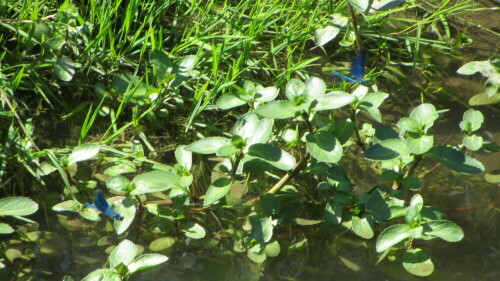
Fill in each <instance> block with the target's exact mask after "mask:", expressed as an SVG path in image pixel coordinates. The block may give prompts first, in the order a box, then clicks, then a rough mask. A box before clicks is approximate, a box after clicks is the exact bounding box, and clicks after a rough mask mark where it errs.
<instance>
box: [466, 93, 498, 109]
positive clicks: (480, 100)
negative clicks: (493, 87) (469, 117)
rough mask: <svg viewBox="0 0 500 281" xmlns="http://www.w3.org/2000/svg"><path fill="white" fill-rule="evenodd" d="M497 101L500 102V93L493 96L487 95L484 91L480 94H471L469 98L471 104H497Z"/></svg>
mask: <svg viewBox="0 0 500 281" xmlns="http://www.w3.org/2000/svg"><path fill="white" fill-rule="evenodd" d="M499 103H500V94H496V95H494V96H489V95H488V94H486V93H480V94H477V95H474V96H472V97H471V98H470V99H469V104H470V105H472V106H478V105H488V104H499Z"/></svg>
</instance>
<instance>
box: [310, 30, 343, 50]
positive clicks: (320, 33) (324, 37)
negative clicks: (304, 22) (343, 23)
mask: <svg viewBox="0 0 500 281" xmlns="http://www.w3.org/2000/svg"><path fill="white" fill-rule="evenodd" d="M339 32H340V28H338V27H335V26H326V27H324V28H318V29H316V30H315V31H314V43H316V46H318V47H320V46H324V45H325V44H326V43H328V42H330V41H331V40H332V39H333V38H335V37H337V35H338V34H339Z"/></svg>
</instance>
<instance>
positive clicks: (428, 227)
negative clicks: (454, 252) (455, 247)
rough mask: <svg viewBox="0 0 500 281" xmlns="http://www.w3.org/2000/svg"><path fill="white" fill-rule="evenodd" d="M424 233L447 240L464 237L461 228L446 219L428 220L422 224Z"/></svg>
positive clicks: (458, 239)
mask: <svg viewBox="0 0 500 281" xmlns="http://www.w3.org/2000/svg"><path fill="white" fill-rule="evenodd" d="M424 231H425V233H424V234H425V235H429V236H434V237H439V238H441V239H443V240H445V241H448V242H458V241H460V240H462V238H464V232H463V230H462V228H461V227H460V226H458V225H456V224H455V223H453V222H451V221H447V220H435V221H430V222H428V223H426V224H425V225H424Z"/></svg>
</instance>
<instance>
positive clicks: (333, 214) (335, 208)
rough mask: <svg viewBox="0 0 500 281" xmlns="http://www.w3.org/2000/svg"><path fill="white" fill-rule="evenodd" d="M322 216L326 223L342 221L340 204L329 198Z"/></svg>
mask: <svg viewBox="0 0 500 281" xmlns="http://www.w3.org/2000/svg"><path fill="white" fill-rule="evenodd" d="M323 216H324V218H325V222H326V223H329V224H332V225H337V224H339V223H340V222H341V221H342V204H340V203H339V202H336V201H334V200H330V201H329V202H328V203H326V206H325V211H324V213H323Z"/></svg>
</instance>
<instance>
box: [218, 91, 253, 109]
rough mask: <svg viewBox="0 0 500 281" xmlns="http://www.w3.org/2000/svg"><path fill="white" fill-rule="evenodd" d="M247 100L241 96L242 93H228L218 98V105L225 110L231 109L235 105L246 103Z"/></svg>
mask: <svg viewBox="0 0 500 281" xmlns="http://www.w3.org/2000/svg"><path fill="white" fill-rule="evenodd" d="M246 103H247V102H246V101H244V100H242V99H241V98H240V95H238V94H237V93H227V94H225V95H222V96H221V97H220V98H219V99H218V100H217V107H218V108H219V109H222V110H225V109H231V108H234V107H238V106H241V105H244V104H246Z"/></svg>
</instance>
